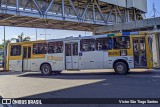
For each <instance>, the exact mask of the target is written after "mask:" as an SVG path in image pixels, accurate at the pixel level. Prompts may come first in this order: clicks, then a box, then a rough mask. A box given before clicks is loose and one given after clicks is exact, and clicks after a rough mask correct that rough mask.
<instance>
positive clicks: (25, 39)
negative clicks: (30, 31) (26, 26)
mask: <svg viewBox="0 0 160 107" xmlns="http://www.w3.org/2000/svg"><path fill="white" fill-rule="evenodd" d="M17 39H18V40H19V42H26V41H30V39H31V38H30V37H29V36H26V37H25V36H24V34H23V32H22V33H21V34H20V35H18V37H17V38H11V41H13V40H17Z"/></svg>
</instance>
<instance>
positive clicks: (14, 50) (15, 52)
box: [10, 45, 21, 56]
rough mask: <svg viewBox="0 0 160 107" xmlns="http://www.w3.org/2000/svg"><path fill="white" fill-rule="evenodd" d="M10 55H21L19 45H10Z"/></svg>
mask: <svg viewBox="0 0 160 107" xmlns="http://www.w3.org/2000/svg"><path fill="white" fill-rule="evenodd" d="M10 55H11V56H19V55H21V45H14V46H11V53H10Z"/></svg>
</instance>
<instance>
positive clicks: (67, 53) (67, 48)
mask: <svg viewBox="0 0 160 107" xmlns="http://www.w3.org/2000/svg"><path fill="white" fill-rule="evenodd" d="M65 50H66V56H71V44H66V45H65Z"/></svg>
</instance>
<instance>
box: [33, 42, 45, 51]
mask: <svg viewBox="0 0 160 107" xmlns="http://www.w3.org/2000/svg"><path fill="white" fill-rule="evenodd" d="M46 53H47V43H35V44H33V54H46Z"/></svg>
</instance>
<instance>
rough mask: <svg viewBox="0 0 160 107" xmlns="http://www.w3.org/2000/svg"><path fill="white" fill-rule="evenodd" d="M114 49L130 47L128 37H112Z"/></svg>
mask: <svg viewBox="0 0 160 107" xmlns="http://www.w3.org/2000/svg"><path fill="white" fill-rule="evenodd" d="M113 44H114V49H128V48H130V37H129V36H125V37H124V36H122V37H113Z"/></svg>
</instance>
